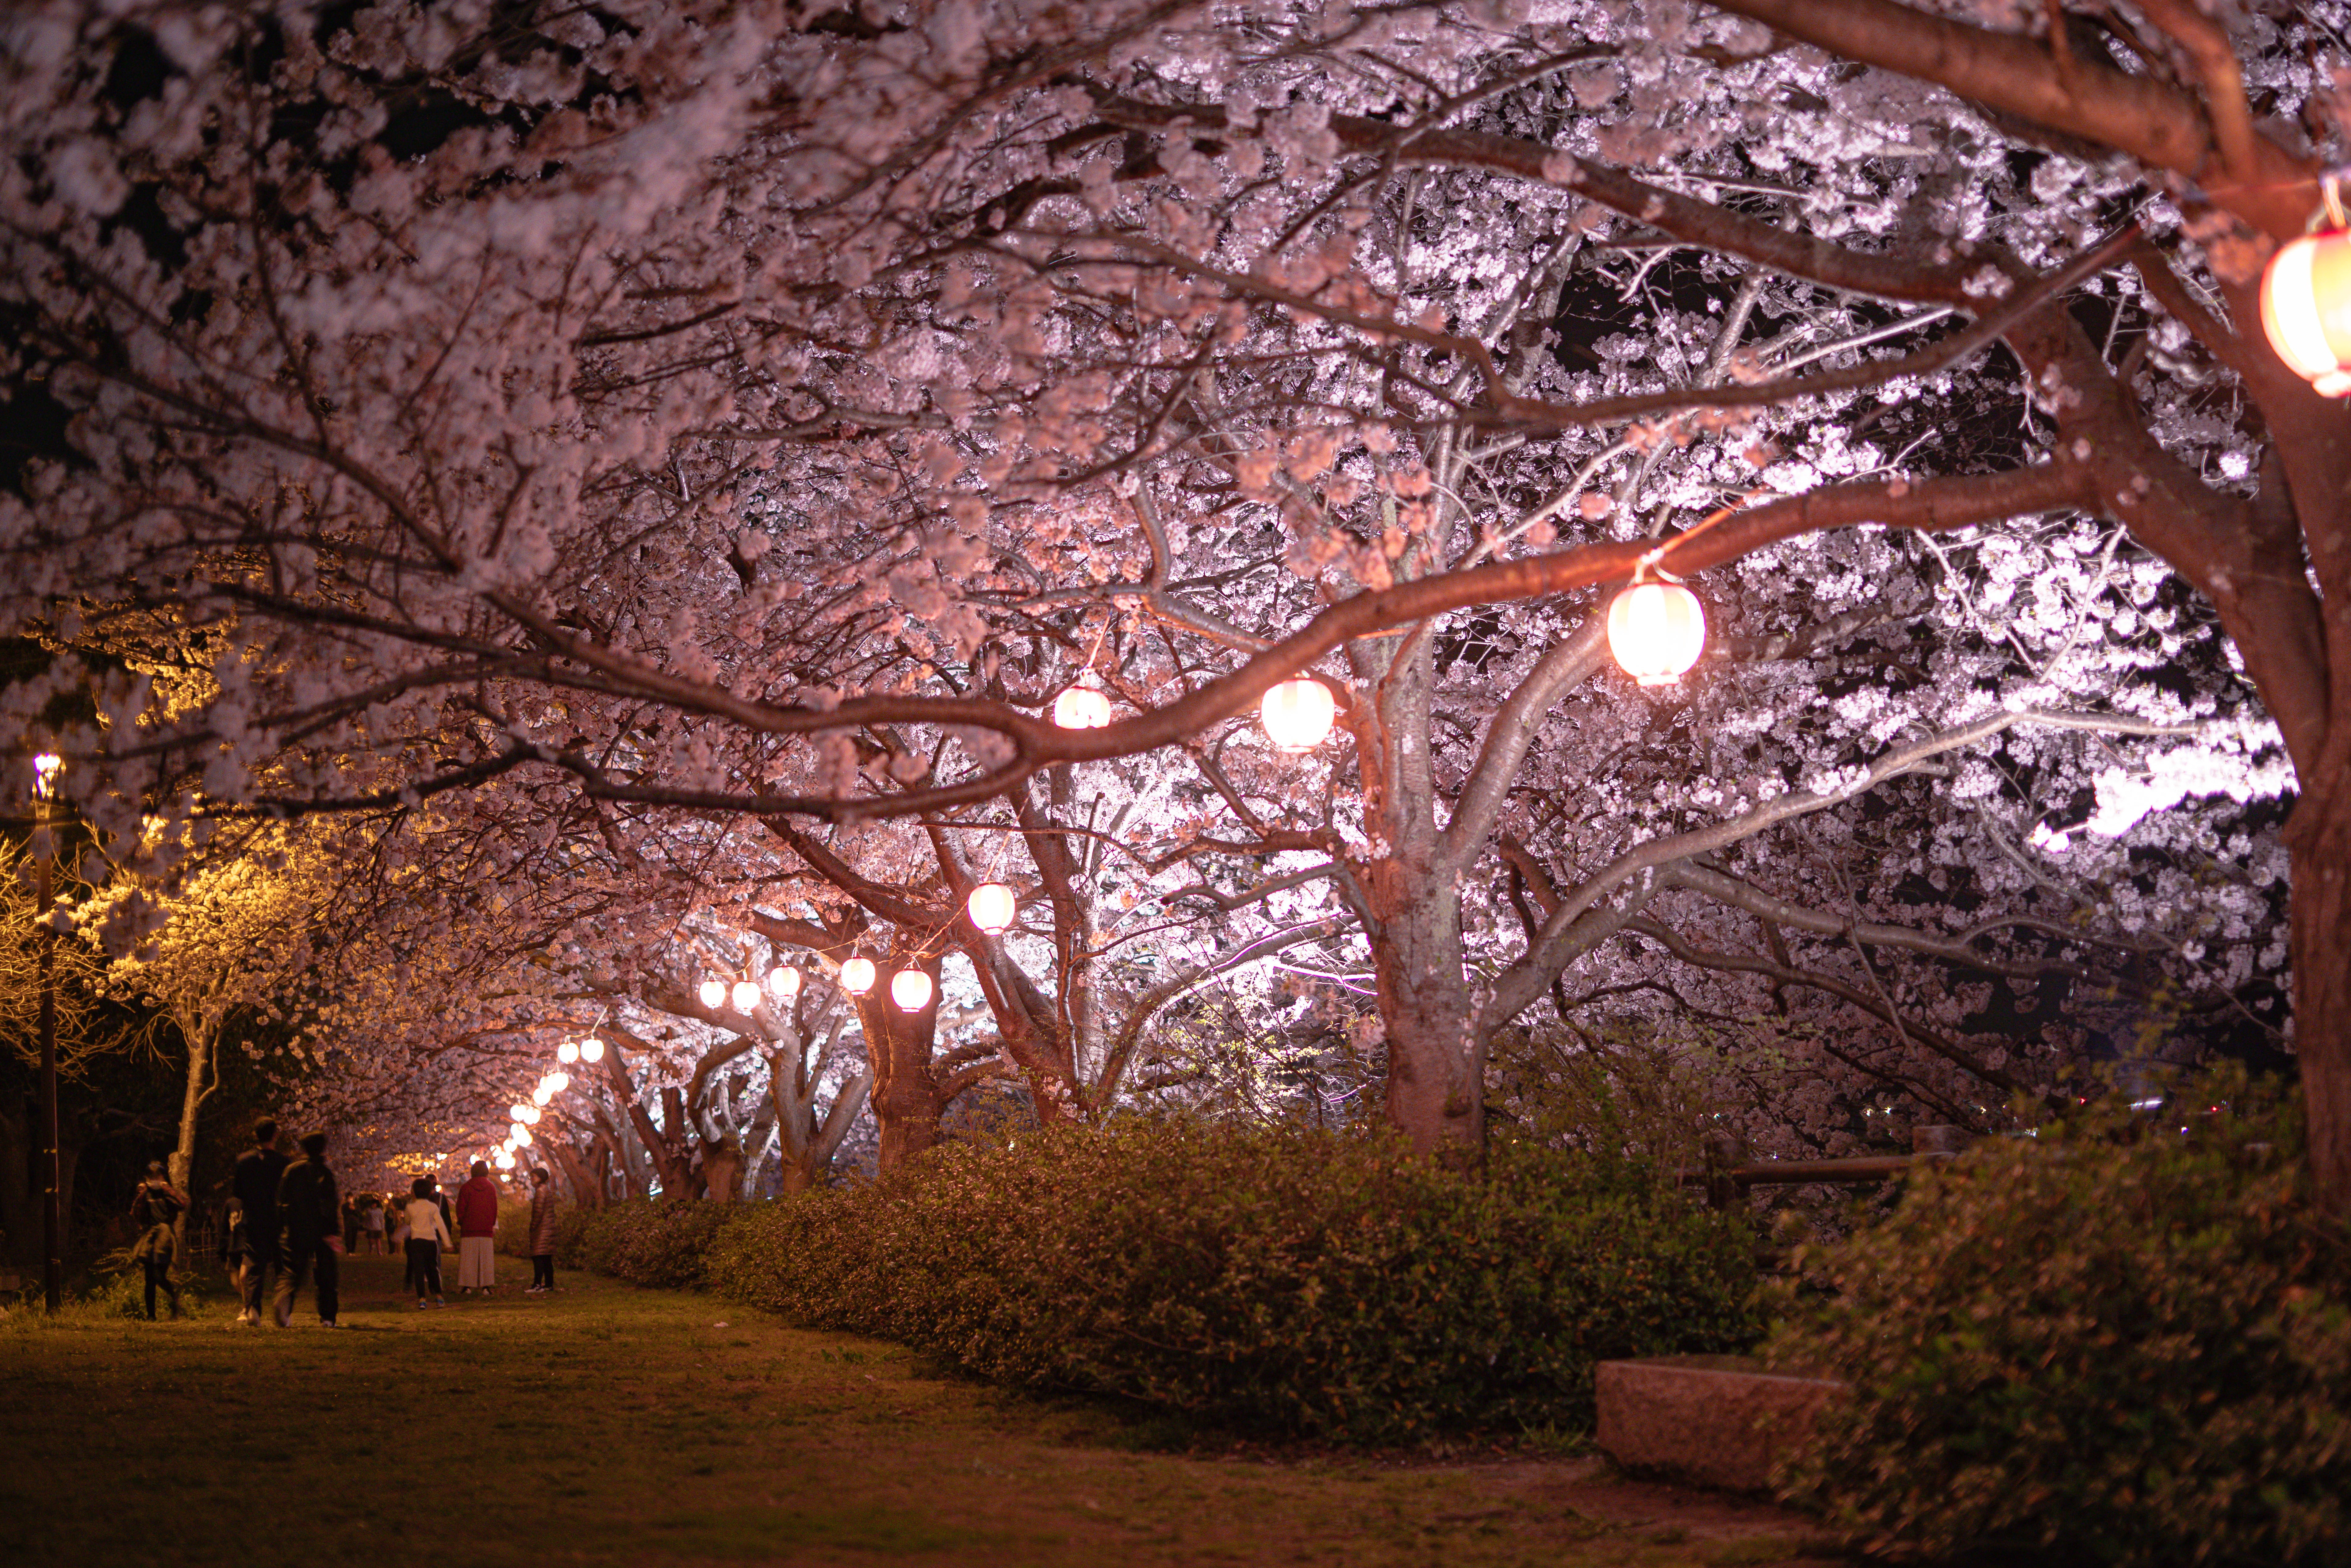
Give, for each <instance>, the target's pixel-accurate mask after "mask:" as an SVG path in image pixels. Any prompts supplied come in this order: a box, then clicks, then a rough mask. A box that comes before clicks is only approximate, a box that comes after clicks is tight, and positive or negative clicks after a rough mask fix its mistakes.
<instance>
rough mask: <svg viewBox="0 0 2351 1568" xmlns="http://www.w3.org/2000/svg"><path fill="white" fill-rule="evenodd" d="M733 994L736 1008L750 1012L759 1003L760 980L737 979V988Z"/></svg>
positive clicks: (743, 1011) (738, 1010) (742, 1011)
mask: <svg viewBox="0 0 2351 1568" xmlns="http://www.w3.org/2000/svg"><path fill="white" fill-rule="evenodd" d="M731 995H732V997H733V999H734V1002H735V1010H736V1011H737V1012H738V1013H747V1012H750V1011H751V1010H753V1009H756V1008H757V1007H758V1005H759V986H758V981H756V980H737V981H736V982H735V988H734V990H733V991H732V993H731Z"/></svg>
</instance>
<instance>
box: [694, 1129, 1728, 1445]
mask: <svg viewBox="0 0 2351 1568" xmlns="http://www.w3.org/2000/svg"><path fill="white" fill-rule="evenodd" d="M1750 1243H1751V1237H1750V1234H1749V1232H1748V1230H1747V1229H1746V1228H1745V1227H1744V1226H1743V1224H1741V1223H1740V1222H1738V1221H1735V1220H1731V1219H1729V1218H1723V1217H1718V1216H1712V1215H1708V1214H1706V1213H1704V1212H1702V1211H1700V1210H1698V1209H1696V1208H1694V1207H1691V1206H1690V1205H1688V1204H1687V1203H1686V1202H1685V1201H1684V1200H1683V1199H1682V1198H1681V1197H1679V1196H1678V1195H1677V1194H1676V1193H1674V1192H1672V1191H1670V1190H1667V1189H1664V1188H1661V1187H1659V1186H1657V1185H1656V1183H1654V1182H1653V1181H1650V1180H1647V1179H1645V1178H1644V1177H1643V1176H1641V1175H1640V1174H1639V1173H1638V1172H1635V1171H1633V1170H1630V1169H1626V1168H1617V1167H1610V1166H1602V1165H1600V1164H1597V1163H1595V1162H1593V1161H1591V1160H1588V1159H1584V1158H1581V1157H1578V1156H1572V1155H1553V1154H1541V1153H1537V1152H1532V1151H1519V1150H1501V1151H1498V1152H1497V1154H1496V1155H1495V1158H1494V1161H1493V1165H1492V1169H1491V1171H1490V1173H1489V1180H1487V1181H1486V1182H1483V1183H1480V1182H1477V1181H1474V1180H1471V1179H1468V1178H1465V1177H1463V1176H1458V1175H1455V1174H1452V1173H1450V1172H1447V1171H1446V1170H1443V1169H1440V1168H1438V1167H1437V1166H1433V1165H1431V1164H1430V1163H1429V1162H1427V1161H1425V1160H1420V1159H1416V1158H1414V1157H1412V1156H1411V1155H1408V1154H1407V1153H1406V1152H1405V1150H1404V1149H1403V1148H1402V1146H1401V1145H1398V1144H1396V1143H1395V1142H1392V1141H1390V1140H1388V1139H1386V1138H1384V1137H1383V1138H1366V1137H1361V1136H1348V1135H1340V1134H1312V1133H1303V1132H1292V1131H1277V1130H1260V1129H1247V1128H1234V1127H1228V1126H1204V1125H1200V1124H1183V1123H1153V1122H1145V1121H1142V1120H1140V1119H1131V1120H1128V1121H1125V1122H1123V1123H1120V1124H1117V1125H1116V1126H1115V1127H1114V1128H1113V1130H1110V1131H1107V1132H1102V1133H1082V1132H1070V1133H1064V1134H1056V1135H1054V1136H1050V1137H1046V1138H1032V1139H1029V1140H1028V1141H1027V1142H1025V1143H1024V1144H1022V1145H1020V1146H1019V1147H1018V1148H1014V1147H1009V1146H1007V1147H1001V1148H979V1147H972V1146H956V1147H949V1148H946V1149H942V1150H939V1151H937V1153H936V1154H935V1155H933V1156H932V1157H930V1158H928V1159H926V1160H925V1161H924V1162H923V1163H922V1164H921V1165H920V1166H918V1167H917V1168H915V1169H914V1170H911V1171H907V1172H904V1173H901V1174H900V1175H898V1176H895V1177H893V1178H892V1179H889V1180H885V1181H883V1182H880V1183H876V1184H872V1185H870V1186H862V1187H856V1188H847V1189H837V1190H833V1191H826V1192H817V1193H811V1194H808V1195H804V1196H803V1197H799V1198H796V1199H793V1200H789V1201H787V1202H783V1203H778V1204H773V1205H767V1206H762V1207H757V1208H754V1209H752V1210H749V1211H748V1212H747V1215H746V1217H745V1218H744V1220H743V1221H742V1223H740V1224H738V1225H736V1226H733V1227H730V1228H727V1229H726V1230H723V1231H721V1232H719V1233H718V1235H717V1237H716V1245H715V1248H714V1250H713V1253H712V1257H711V1260H710V1270H709V1275H710V1280H711V1282H712V1283H713V1285H714V1286H715V1287H716V1288H717V1289H719V1290H721V1291H725V1292H726V1293H727V1294H729V1295H731V1296H734V1297H736V1298H737V1299H740V1300H743V1301H748V1302H751V1303H753V1304H757V1305H759V1306H764V1307H767V1308H769V1309H771V1310H774V1311H777V1312H781V1313H783V1314H784V1315H786V1316H787V1317H790V1318H792V1319H795V1320H797V1321H799V1322H804V1323H808V1324H810V1325H815V1326H825V1327H835V1328H844V1329H851V1330H855V1331H859V1332H862V1333H873V1334H878V1335H881V1336H883V1337H886V1338H891V1339H895V1340H898V1341H901V1342H902V1343H906V1344H909V1345H913V1346H915V1347H917V1348H919V1349H923V1350H925V1351H929V1352H933V1353H935V1354H941V1355H943V1356H945V1357H947V1358H949V1359H951V1360H952V1361H954V1362H956V1363H957V1364H960V1365H962V1366H964V1367H966V1368H968V1369H969V1370H971V1371H973V1372H975V1373H977V1374H979V1375H983V1376H987V1377H989V1378H992V1379H997V1380H999V1381H1003V1382H1008V1383H1013V1384H1019V1385H1029V1386H1034V1387H1048V1388H1066V1389H1078V1390H1085V1391H1091V1392H1096V1393H1104V1394H1112V1395H1119V1396H1127V1397H1131V1398H1134V1399H1136V1400H1140V1401H1144V1402H1148V1403H1151V1404H1155V1405H1158V1406H1165V1407H1168V1408H1172V1409H1175V1410H1177V1411H1182V1412H1185V1413H1187V1414H1190V1415H1194V1416H1205V1417H1208V1418H1212V1419H1216V1420H1220V1421H1226V1422H1232V1423H1238V1424H1242V1425H1248V1426H1254V1427H1270V1428H1274V1429H1278V1430H1282V1431H1288V1432H1296V1433H1306V1434H1314V1435H1319V1436H1326V1437H1343V1438H1348V1439H1354V1440H1394V1439H1396V1438H1401V1437H1412V1436H1415V1435H1417V1434H1420V1433H1424V1432H1426V1431H1429V1430H1431V1429H1434V1428H1437V1427H1494V1426H1511V1425H1520V1426H1529V1427H1531V1426H1552V1425H1558V1426H1569V1427H1588V1426H1589V1425H1590V1423H1591V1419H1592V1383H1593V1363H1594V1362H1596V1361H1598V1360H1600V1359H1603V1358H1605V1357H1610V1356H1623V1355H1641V1354H1661V1353H1667V1352H1674V1351H1700V1350H1720V1349H1729V1348H1736V1347H1739V1346H1741V1345H1743V1344H1745V1343H1750V1341H1751V1339H1752V1337H1753V1335H1754V1333H1755V1326H1754V1322H1753V1320H1752V1319H1751V1317H1750V1310H1749V1306H1748V1301H1749V1298H1750V1294H1751V1291H1752V1286H1753V1271H1752V1266H1751V1262H1750Z"/></svg>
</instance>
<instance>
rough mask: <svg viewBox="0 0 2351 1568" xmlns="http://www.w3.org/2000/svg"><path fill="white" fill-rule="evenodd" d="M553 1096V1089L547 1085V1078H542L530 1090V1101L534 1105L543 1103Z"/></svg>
mask: <svg viewBox="0 0 2351 1568" xmlns="http://www.w3.org/2000/svg"><path fill="white" fill-rule="evenodd" d="M554 1098H555V1091H554V1090H552V1089H549V1087H548V1086H547V1080H546V1079H544V1078H542V1079H540V1080H539V1081H538V1088H536V1089H534V1090H532V1091H531V1092H530V1103H532V1104H534V1105H544V1104H546V1103H548V1102H549V1100H552V1099H554Z"/></svg>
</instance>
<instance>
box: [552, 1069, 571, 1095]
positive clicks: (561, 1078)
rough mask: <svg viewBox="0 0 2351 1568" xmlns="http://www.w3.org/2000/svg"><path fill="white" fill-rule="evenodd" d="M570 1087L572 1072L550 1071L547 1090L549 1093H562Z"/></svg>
mask: <svg viewBox="0 0 2351 1568" xmlns="http://www.w3.org/2000/svg"><path fill="white" fill-rule="evenodd" d="M570 1087H571V1074H569V1072H550V1073H549V1074H548V1075H547V1090H548V1092H549V1094H550V1095H555V1094H560V1093H562V1092H564V1091H565V1090H566V1089H569V1088H570Z"/></svg>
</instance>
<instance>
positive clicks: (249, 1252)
mask: <svg viewBox="0 0 2351 1568" xmlns="http://www.w3.org/2000/svg"><path fill="white" fill-rule="evenodd" d="M220 1260H221V1268H222V1270H224V1271H225V1272H226V1273H227V1275H228V1281H229V1283H230V1284H231V1285H233V1286H235V1289H236V1299H237V1300H238V1301H244V1300H245V1276H246V1270H248V1269H250V1268H252V1267H253V1239H252V1237H251V1235H250V1234H249V1233H248V1232H247V1231H246V1228H245V1199H243V1198H241V1197H237V1196H236V1195H235V1193H231V1194H229V1198H228V1201H227V1202H226V1203H225V1204H223V1205H222V1206H221V1228H220ZM236 1321H237V1322H247V1321H249V1320H248V1319H247V1318H246V1314H245V1313H244V1312H242V1311H240V1312H238V1313H237V1314H236Z"/></svg>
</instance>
